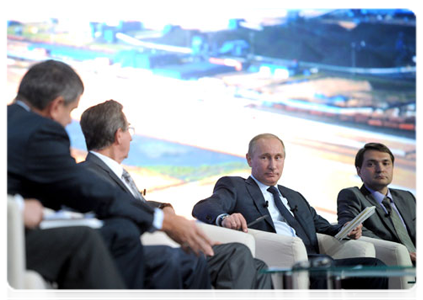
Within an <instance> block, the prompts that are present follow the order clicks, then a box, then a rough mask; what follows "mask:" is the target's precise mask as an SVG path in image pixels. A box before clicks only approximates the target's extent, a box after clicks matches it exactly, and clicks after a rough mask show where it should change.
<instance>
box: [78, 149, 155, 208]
mask: <svg viewBox="0 0 423 300" xmlns="http://www.w3.org/2000/svg"><path fill="white" fill-rule="evenodd" d="M80 164H81V165H83V166H84V167H86V168H87V169H89V170H90V171H91V172H94V173H95V174H96V175H98V176H99V177H101V178H103V179H104V180H105V181H107V182H109V183H110V184H112V185H113V186H118V187H119V188H120V189H121V190H122V191H123V192H125V193H128V194H130V195H132V192H131V191H130V190H129V189H128V188H127V187H126V185H125V184H124V183H123V182H122V180H121V179H120V178H119V177H117V176H116V174H115V173H114V172H113V171H112V170H111V169H110V168H109V167H108V166H107V165H106V164H105V163H104V162H103V161H102V160H101V159H100V158H98V157H97V156H95V155H94V154H92V153H88V155H87V157H86V158H85V161H83V162H81V163H80ZM133 199H134V200H135V201H136V202H140V201H139V200H137V199H135V198H133ZM147 204H148V205H149V206H150V207H153V208H154V207H159V206H160V205H161V204H163V203H162V202H156V201H147Z"/></svg>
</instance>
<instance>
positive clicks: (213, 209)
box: [192, 177, 341, 253]
mask: <svg viewBox="0 0 423 300" xmlns="http://www.w3.org/2000/svg"><path fill="white" fill-rule="evenodd" d="M278 188H279V191H280V192H281V194H282V195H283V196H284V197H285V198H286V199H288V204H289V206H290V208H291V210H292V211H293V212H294V215H295V218H296V219H297V221H298V222H299V223H300V225H301V226H302V227H303V229H304V231H305V233H306V234H307V236H308V239H309V240H310V244H307V243H306V242H305V241H304V244H305V246H306V248H307V252H308V253H313V252H314V253H318V252H319V250H318V248H319V247H318V241H317V235H316V233H323V234H328V235H331V236H334V235H335V234H336V233H338V231H339V230H340V227H341V226H340V225H332V224H330V223H329V222H328V221H327V220H326V219H324V218H322V217H321V216H320V215H318V214H317V213H316V211H315V209H314V208H313V207H311V206H310V204H309V203H308V202H307V200H306V199H305V198H304V197H303V196H302V195H301V194H300V193H298V192H296V191H294V190H291V189H289V188H287V187H284V186H281V185H279V186H278ZM223 213H228V214H232V213H241V214H242V215H243V216H244V218H245V219H246V221H247V223H250V222H252V221H254V220H255V219H257V218H258V217H261V216H264V215H269V217H268V218H266V219H265V220H264V221H262V222H259V223H257V224H255V225H254V226H252V228H255V229H259V230H263V231H268V232H276V230H275V225H274V223H273V221H272V219H271V217H270V213H269V210H268V209H267V207H266V205H265V200H264V197H263V194H262V192H261V191H260V188H259V186H258V185H257V183H256V182H255V181H254V179H253V178H251V177H249V178H248V179H244V178H242V177H222V178H220V179H219V180H218V181H217V183H216V185H215V187H214V191H213V195H212V196H211V197H209V198H207V199H204V200H202V201H200V202H198V203H197V204H196V205H195V206H194V209H193V211H192V215H193V216H194V217H195V218H197V219H199V220H201V221H203V222H206V223H209V224H215V222H216V218H217V216H219V215H220V214H223Z"/></svg>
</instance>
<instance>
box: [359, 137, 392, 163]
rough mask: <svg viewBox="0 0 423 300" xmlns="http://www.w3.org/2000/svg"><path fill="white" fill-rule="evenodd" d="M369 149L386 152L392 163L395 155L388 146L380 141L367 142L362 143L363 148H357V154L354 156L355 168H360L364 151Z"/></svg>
mask: <svg viewBox="0 0 423 300" xmlns="http://www.w3.org/2000/svg"><path fill="white" fill-rule="evenodd" d="M369 150H376V151H380V152H385V153H388V154H389V156H390V157H391V160H392V164H394V161H395V157H394V155H393V154H392V152H391V150H389V148H388V147H386V146H385V145H383V144H380V143H367V144H366V145H364V147H363V148H361V149H360V150H358V152H357V155H356V156H355V166H356V168H361V166H362V165H363V160H364V153H366V151H369Z"/></svg>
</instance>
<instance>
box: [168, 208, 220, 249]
mask: <svg viewBox="0 0 423 300" xmlns="http://www.w3.org/2000/svg"><path fill="white" fill-rule="evenodd" d="M163 212H164V219H163V227H162V231H164V232H166V234H167V235H168V236H169V237H170V238H171V239H173V240H174V241H175V242H177V243H178V244H180V245H181V247H182V249H183V250H184V251H186V252H189V251H193V252H194V253H195V254H196V255H199V254H200V252H203V253H204V254H205V255H207V256H213V255H214V252H213V249H212V246H213V242H212V241H211V240H210V239H209V238H208V237H207V236H206V234H205V233H204V232H203V231H202V230H201V229H200V228H198V226H197V225H196V224H195V221H189V220H187V219H185V218H184V217H181V216H178V215H175V214H173V213H169V212H166V211H163Z"/></svg>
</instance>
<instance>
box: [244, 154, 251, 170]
mask: <svg viewBox="0 0 423 300" xmlns="http://www.w3.org/2000/svg"><path fill="white" fill-rule="evenodd" d="M245 158H246V159H247V162H248V165H249V166H250V167H251V156H250V155H249V154H248V153H247V154H245Z"/></svg>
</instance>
